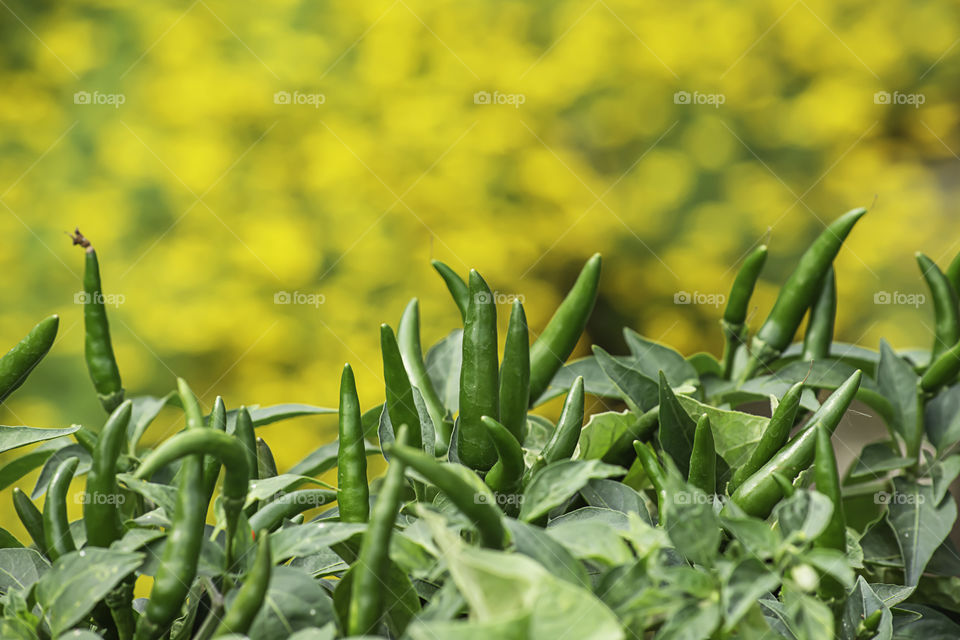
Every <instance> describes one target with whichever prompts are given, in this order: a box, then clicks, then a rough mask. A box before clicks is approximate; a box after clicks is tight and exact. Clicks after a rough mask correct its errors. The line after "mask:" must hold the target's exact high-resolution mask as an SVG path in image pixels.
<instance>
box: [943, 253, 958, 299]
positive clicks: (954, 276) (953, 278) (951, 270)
mask: <svg viewBox="0 0 960 640" xmlns="http://www.w3.org/2000/svg"><path fill="white" fill-rule="evenodd" d="M944 275H945V276H947V280H949V281H950V285H951V286H953V292H954V293H955V294H957V296H958V297H960V253H958V254H957V255H956V256H954V258H953V261H952V262H951V263H950V265H949V266H948V267H947V270H946V271H945V272H944Z"/></svg>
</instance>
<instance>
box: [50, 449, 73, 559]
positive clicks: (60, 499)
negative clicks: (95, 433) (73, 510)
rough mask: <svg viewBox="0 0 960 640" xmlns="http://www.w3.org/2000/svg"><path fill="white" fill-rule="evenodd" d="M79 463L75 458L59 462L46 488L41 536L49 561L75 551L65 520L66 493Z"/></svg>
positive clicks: (66, 520)
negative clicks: (42, 536)
mask: <svg viewBox="0 0 960 640" xmlns="http://www.w3.org/2000/svg"><path fill="white" fill-rule="evenodd" d="M79 462H80V458H76V457H72V458H67V459H66V460H64V461H63V462H61V463H60V466H58V467H57V470H56V471H54V472H53V478H51V479H50V485H49V486H48V487H47V499H46V500H44V501H43V535H44V541H45V542H46V545H47V552H48V554H49V555H50V559H51V560H56V559H57V558H59V557H60V556H62V555H64V554H67V553H70V552H71V551H76V550H77V545H76V544H75V543H74V542H73V535H72V534H71V533H70V520H69V519H68V518H67V492H68V491H69V489H70V481H71V480H73V473H74V472H75V471H76V470H77V464H78V463H79Z"/></svg>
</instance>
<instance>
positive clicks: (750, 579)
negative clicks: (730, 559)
mask: <svg viewBox="0 0 960 640" xmlns="http://www.w3.org/2000/svg"><path fill="white" fill-rule="evenodd" d="M728 571H729V572H728V573H726V574H725V575H724V585H723V590H722V591H721V594H720V595H721V597H720V600H721V603H722V605H723V612H724V615H723V619H724V622H723V629H724V632H726V633H729V632H731V631H733V629H735V628H736V626H737V623H738V622H740V619H741V618H743V616H745V615H746V614H747V612H748V611H749V610H750V607H752V606H753V605H754V604H755V603H756V602H757V600H759V599H760V597H761V596H763V595H765V594H767V593H769V592H771V591H773V590H775V589H776V588H777V587H778V586H780V577H779V576H778V575H776V574H774V573H771V572H770V571H769V570H768V569H767V567H766V566H765V565H764V564H763V563H762V562H760V561H759V560H757V559H755V558H747V559H745V560H741V561H740V562H739V563H737V564H736V565H730V566H729V567H728Z"/></svg>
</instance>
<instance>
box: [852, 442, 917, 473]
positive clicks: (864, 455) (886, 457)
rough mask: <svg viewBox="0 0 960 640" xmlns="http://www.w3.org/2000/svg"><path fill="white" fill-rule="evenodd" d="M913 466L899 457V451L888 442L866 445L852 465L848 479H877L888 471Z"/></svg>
mask: <svg viewBox="0 0 960 640" xmlns="http://www.w3.org/2000/svg"><path fill="white" fill-rule="evenodd" d="M912 464H913V460H911V459H910V458H904V457H903V456H901V455H900V451H899V449H898V448H897V447H896V445H895V444H894V443H893V442H890V441H889V440H887V441H884V442H873V443H871V444H868V445H867V446H865V447H864V448H863V451H861V452H860V457H859V458H857V460H856V462H854V463H853V469H851V471H850V477H851V478H855V479H859V478H879V477H880V476H883V475H886V474H887V473H889V472H890V471H894V470H896V469H904V468H906V467H909V466H910V465H912Z"/></svg>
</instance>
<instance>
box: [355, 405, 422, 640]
mask: <svg viewBox="0 0 960 640" xmlns="http://www.w3.org/2000/svg"><path fill="white" fill-rule="evenodd" d="M396 436H397V439H396V442H398V443H400V444H399V445H397V446H395V447H394V448H393V451H394V455H392V456H391V458H390V465H389V466H388V467H387V477H386V479H385V480H384V482H383V484H382V485H381V487H380V494H379V495H378V496H377V500H376V502H374V505H373V511H372V512H371V514H370V524H369V525H368V526H367V531H366V533H365V534H364V536H363V541H362V542H361V543H360V553H359V556H358V558H357V561H356V563H354V565H353V572H354V573H353V585H352V588H351V590H350V607H349V612H348V615H347V635H351V636H362V635H368V634H369V635H373V634H375V633H376V631H377V626H378V624H379V621H380V617H381V615H383V603H384V593H383V592H384V588H385V585H386V584H387V574H388V573H389V571H390V553H389V549H390V536H391V535H392V534H393V524H394V521H395V520H396V518H397V511H398V510H399V508H400V497H401V495H402V492H403V487H404V484H405V481H404V477H403V474H404V470H405V462H406V461H405V460H404V458H403V456H398V455H396V454H395V452H396V450H397V449H408V450H409V451H411V452H414V453H415V454H416V455H424V454H422V453H421V452H420V450H419V449H413V448H408V447H404V446H403V443H405V442H408V437H409V432H408V429H407V425H405V424H401V425H397V433H396ZM431 460H432V459H431Z"/></svg>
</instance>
